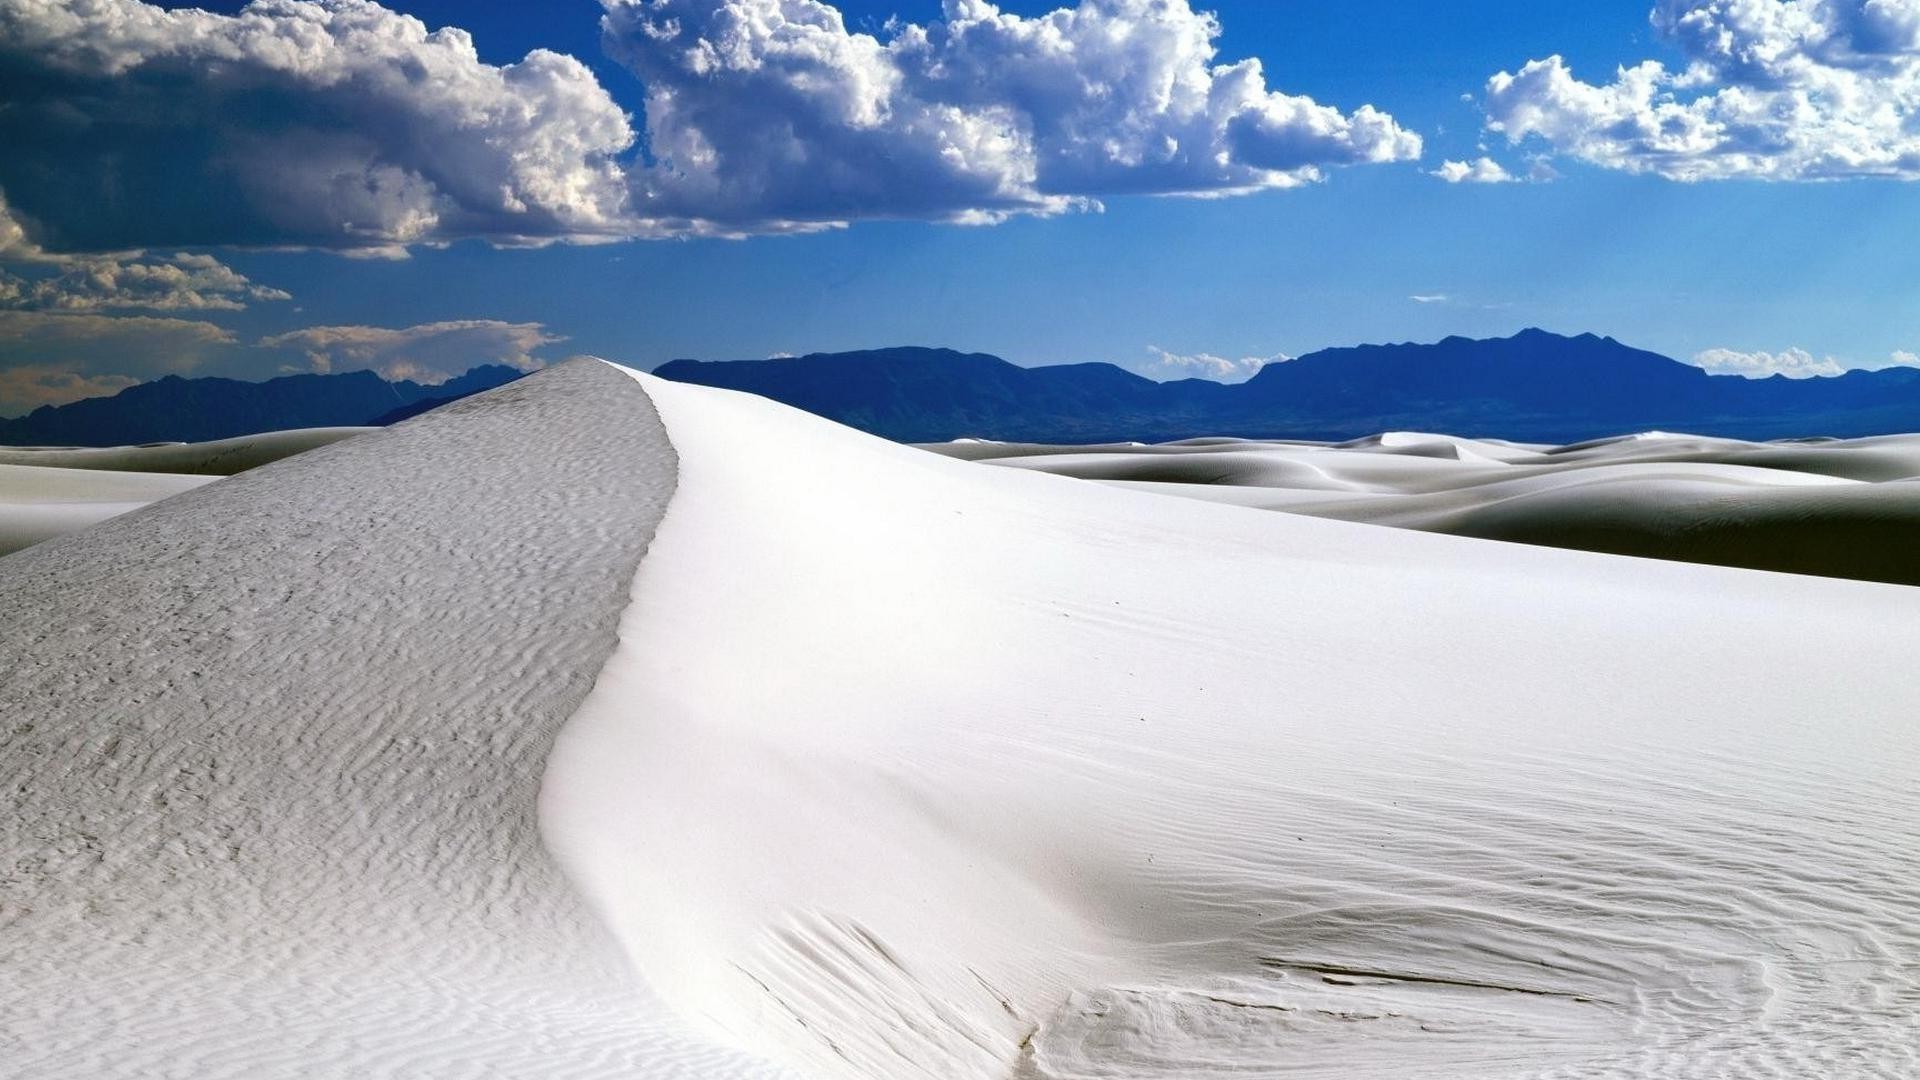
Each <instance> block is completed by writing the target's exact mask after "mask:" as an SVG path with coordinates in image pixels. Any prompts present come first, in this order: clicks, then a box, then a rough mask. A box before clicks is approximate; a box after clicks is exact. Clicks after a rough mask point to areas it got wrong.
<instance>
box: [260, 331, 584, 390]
mask: <svg viewBox="0 0 1920 1080" xmlns="http://www.w3.org/2000/svg"><path fill="white" fill-rule="evenodd" d="M564 340H566V339H565V338H563V337H559V336H557V335H554V334H550V333H548V332H547V329H546V327H544V326H542V325H541V324H539V323H510V322H500V321H498V320H494V319H467V320H461V321H455V322H437V323H425V324H422V325H419V326H409V327H406V328H404V329H398V330H395V329H388V328H386V327H379V326H311V327H308V328H306V329H304V330H295V331H293V332H291V333H287V334H276V335H274V336H272V337H267V338H262V339H261V340H260V343H259V348H261V349H264V350H268V351H270V352H274V353H277V354H280V355H281V356H282V357H284V358H285V362H286V366H285V367H284V368H283V370H308V371H316V372H334V371H357V370H361V369H370V370H373V371H376V372H378V373H379V374H380V375H381V376H382V377H384V378H388V379H412V380H414V381H415V382H422V383H439V382H445V381H446V380H447V379H450V378H452V377H453V376H455V375H459V374H462V373H464V372H466V371H468V370H470V369H472V368H474V367H477V366H479V365H481V364H506V365H507V366H509V367H516V368H520V369H521V370H523V371H530V370H532V369H534V368H536V367H539V366H540V365H541V363H542V361H541V360H540V359H539V358H537V357H536V356H535V355H534V353H535V352H536V351H537V350H539V349H540V348H542V347H544V346H547V345H552V344H554V343H556V342H560V341H564Z"/></svg>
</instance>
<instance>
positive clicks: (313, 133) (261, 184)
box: [0, 0, 634, 252]
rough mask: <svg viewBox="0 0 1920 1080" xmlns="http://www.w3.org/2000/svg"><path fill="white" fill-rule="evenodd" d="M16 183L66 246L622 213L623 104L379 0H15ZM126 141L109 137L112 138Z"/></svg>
mask: <svg viewBox="0 0 1920 1080" xmlns="http://www.w3.org/2000/svg"><path fill="white" fill-rule="evenodd" d="M0 70H4V71H5V83H6V108H4V109H0V145H4V146H6V147H7V148H8V150H7V152H6V153H5V154H0V190H3V191H4V192H5V194H6V197H7V198H8V199H9V201H10V202H11V203H12V204H13V205H14V207H15V209H16V210H17V211H18V212H20V213H21V215H22V220H23V222H24V223H25V224H26V226H27V229H28V234H29V235H30V236H31V237H32V238H33V241H34V242H35V243H37V244H39V245H40V246H42V247H45V248H47V249H50V250H54V251H69V252H77V251H96V252H97V251H113V250H120V249H125V248H134V247H139V248H146V247H173V246H187V245H192V246H208V245H221V244H240V245H308V246H315V247H327V248H342V249H355V248H374V249H378V248H380V247H383V246H391V245H395V244H410V243H420V242H438V241H446V240H453V239H458V238H461V237H468V236H478V237H486V238H490V239H494V240H498V241H502V242H519V241H529V240H537V239H541V238H551V237H556V236H591V235H604V234H612V233H622V232H623V231H625V230H626V229H627V227H628V224H627V218H628V215H627V204H626V200H627V185H626V182H625V177H624V174H623V171H622V169H621V167H620V165H619V164H618V163H617V162H616V161H615V160H614V159H615V157H616V156H617V155H619V154H621V153H622V152H624V151H626V150H627V149H628V148H629V147H630V146H631V145H632V144H633V141H634V133H633V130H632V127H631V125H630V124H629V123H628V119H627V116H626V115H625V113H624V112H623V111H622V110H621V109H620V108H619V106H617V105H616V104H614V102H613V99H612V98H611V97H609V96H608V94H607V93H606V91H605V90H604V89H603V88H602V87H601V86H600V85H599V83H598V82H597V81H596V80H595V79H594V77H593V75H592V73H591V72H590V71H588V69H587V68H586V67H585V66H584V65H583V64H581V63H580V62H579V61H577V60H574V59H572V58H571V57H567V56H562V55H559V54H556V53H552V52H548V51H545V50H536V51H534V52H532V53H529V54H528V55H527V57H526V58H525V59H524V60H522V61H521V62H519V63H517V64H508V65H504V66H495V65H491V64H486V63H482V62H481V61H480V59H479V57H478V55H477V54H476V53H475V51H474V45H473V41H472V39H471V38H470V37H469V36H468V35H467V33H466V32H465V31H463V30H459V29H457V28H446V29H441V30H437V31H434V32H431V33H429V32H428V31H427V28H426V26H425V25H424V24H423V23H421V22H420V21H419V20H417V19H414V18H411V17H408V16H403V15H399V14H396V13H394V12H392V11H389V10H387V9H386V8H383V7H381V6H379V5H378V4H375V3H372V2H370V0H321V2H304V0H256V2H255V3H253V4H251V5H250V6H248V7H247V8H246V9H245V10H244V11H242V12H241V13H239V14H238V15H232V16H228V15H217V14H211V13H209V12H205V11H200V10H184V9H183V10H168V9H164V8H160V7H157V6H154V5H151V4H147V3H142V2H140V0H27V2H25V3H5V4H0ZM109 150H110V152H108V151H109Z"/></svg>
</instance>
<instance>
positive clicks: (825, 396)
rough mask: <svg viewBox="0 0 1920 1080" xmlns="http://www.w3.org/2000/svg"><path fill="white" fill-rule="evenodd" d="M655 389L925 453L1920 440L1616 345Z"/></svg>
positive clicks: (1831, 394) (1879, 409)
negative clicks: (1657, 438) (1680, 434)
mask: <svg viewBox="0 0 1920 1080" xmlns="http://www.w3.org/2000/svg"><path fill="white" fill-rule="evenodd" d="M930 360H940V361H944V362H928V361H930ZM655 374H657V375H660V376H662V377H664V378H669V379H677V380H679V381H683V382H691V383H701V384H705V385H712V386H724V387H728V388H731V389H736V390H746V391H749V392H753V393H759V394H762V395H764V396H767V397H771V398H773V399H775V400H778V401H783V402H786V403H787V404H790V405H794V406H796V407H799V408H802V409H806V410H807V411H809V412H813V413H816V414H818V415H821V416H825V417H827V418H829V419H832V420H837V421H840V422H842V423H845V424H848V425H851V426H853V427H857V428H861V429H862V430H866V431H870V432H873V433H875V434H880V435H884V436H887V437H889V438H894V439H899V440H902V441H908V442H943V441H946V440H949V439H953V438H959V437H978V438H988V439H997V440H1002V441H1035V442H1096V441H1099V442H1104V441H1128V440H1166V439H1178V438H1189V437H1195V436H1207V435H1230V436H1246V437H1256V438H1275V437H1290V438H1313V439H1350V438H1356V437H1360V436H1365V435H1370V434H1374V433H1376V432H1379V431H1385V430H1392V429H1402V430H1424V431H1445V432H1448V433H1450V434H1455V435H1463V436H1492V437H1502V438H1513V439H1525V440H1534V441H1542V442H1555V443H1572V442H1578V441H1581V440H1584V439H1591V438H1598V437H1603V436H1609V435H1616V434H1618V433H1620V432H1623V431H1635V430H1646V429H1653V428H1664V429H1670V430H1686V431H1696V432H1700V433H1703V434H1724V435H1732V436H1741V437H1748V438H1775V437H1780V436H1788V435H1812V434H1846V435H1862V434H1871V433H1882V432H1891V431H1902V430H1920V379H1909V378H1906V377H1903V376H1900V375H1895V374H1887V373H1880V372H1875V373H1856V374H1854V375H1850V376H1846V377H1842V378H1829V379H1802V380H1748V379H1741V378H1737V377H1728V376H1712V375H1709V374H1707V373H1706V372H1705V371H1703V370H1701V369H1700V368H1698V367H1695V366H1693V365H1691V364H1685V363H1682V362H1680V361H1678V360H1675V359H1673V358H1671V357H1667V356H1662V355H1660V354H1658V353H1654V352H1649V351H1646V350H1644V349H1635V348H1633V347H1631V346H1628V345H1623V344H1621V343H1620V342H1618V341H1616V340H1614V339H1613V338H1611V337H1603V336H1600V335H1597V334H1593V333H1581V334H1577V335H1573V336H1568V335H1564V334H1558V333H1554V332H1552V331H1549V330H1545V329H1542V328H1540V327H1537V326H1530V327H1526V328H1524V329H1522V330H1520V331H1518V332H1516V333H1515V334H1513V335H1511V336H1509V337H1505V338H1487V339H1473V338H1467V337H1462V336H1458V335H1455V336H1451V337H1447V338H1445V339H1443V340H1441V341H1439V342H1436V343H1433V344H1417V343H1412V342H1407V343H1401V344H1384V345H1356V346H1348V347H1342V348H1334V349H1322V350H1320V351H1318V352H1313V353H1308V354H1306V355H1305V356H1301V357H1298V358H1296V359H1293V360H1289V361H1287V362H1286V363H1275V364H1268V365H1266V366H1264V367H1262V368H1261V369H1260V370H1259V371H1258V372H1256V373H1255V374H1254V376H1253V377H1252V378H1251V379H1249V380H1247V381H1246V382H1244V383H1241V384H1238V385H1233V386H1228V385H1223V384H1220V383H1215V382H1209V381H1205V380H1201V379H1182V380H1175V381H1172V382H1165V383H1156V382H1153V381H1152V380H1149V379H1146V378H1144V377H1141V376H1139V375H1136V374H1134V373H1131V372H1127V371H1125V370H1124V369H1121V368H1118V367H1116V366H1114V365H1112V364H1099V363H1092V364H1068V365H1058V366H1049V367H1036V368H1022V367H1017V366H1015V365H1013V364H1009V363H1007V362H1006V361H1004V360H1001V359H999V358H998V357H993V356H989V355H986V354H982V353H960V352H956V351H954V350H951V349H930V348H923V347H913V346H908V347H900V348H894V349H873V350H864V351H861V352H858V353H837V354H818V353H816V354H813V355H810V356H805V357H798V358H794V359H790V360H780V361H762V362H757V363H756V362H744V363H713V362H700V361H674V362H673V363H670V364H666V365H663V366H662V367H661V368H659V369H658V370H657V371H656V372H655Z"/></svg>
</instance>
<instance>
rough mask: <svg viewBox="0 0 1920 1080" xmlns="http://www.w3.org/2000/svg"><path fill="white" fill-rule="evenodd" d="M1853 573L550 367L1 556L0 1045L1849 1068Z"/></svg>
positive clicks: (1894, 777)
mask: <svg viewBox="0 0 1920 1080" xmlns="http://www.w3.org/2000/svg"><path fill="white" fill-rule="evenodd" d="M643 391H644V393H643ZM649 398H651V401H652V404H653V406H654V408H657V419H656V414H655V411H654V409H650V408H649V404H648V401H649ZM676 463H677V464H676ZM669 498H670V502H669ZM643 553H644V560H643V559H642V555H643ZM636 564H638V569H637V571H636V570H635V566H636ZM1912 595H1913V594H1912V593H1911V591H1910V590H1908V589H1906V588H1904V587H1898V586H1888V585H1874V584H1864V583H1858V582H1847V581H1837V580H1827V579H1818V578H1806V577H1792V576H1785V575H1772V574H1761V573H1753V572H1749V571H1737V570H1726V569H1719V568H1713V567H1704V566H1692V565H1686V564H1680V563H1654V562H1646V561H1639V560H1627V559H1618V558H1612V557H1607V556H1598V555H1589V554H1584V553H1579V552H1569V551H1558V550H1553V549H1550V548H1528V547H1516V546H1511V545H1498V544H1488V543H1484V542H1482V541H1477V540H1466V539H1459V538H1453V537H1446V536H1435V535H1428V534H1424V533H1419V532H1413V531H1405V530H1395V529H1380V528H1374V527H1371V526H1366V525H1357V524H1350V523H1346V522H1339V521H1327V520H1317V519H1313V518H1309V517H1302V516H1296V515H1290V514H1271V513H1264V512H1258V511H1254V510H1249V509H1246V508H1243V507H1235V506H1219V505H1213V504H1209V503H1206V502H1202V501H1197V500H1182V499H1168V498H1164V497H1160V496H1157V495H1149V494H1143V493H1140V492H1134V491H1127V490H1120V489H1116V488H1113V487H1109V486H1103V485H1097V484H1087V483H1082V482H1076V481H1073V480H1069V479H1064V478H1060V477H1054V476H1047V475H1042V474H1038V473H1035V472H1031V471H1023V470H1015V469H993V468H985V467H982V466H979V465H975V464H971V463H967V462H959V461H951V460H944V459H942V458H939V457H936V456H933V455H929V454H925V453H922V452H920V451H918V450H914V449H911V448H907V447H900V446H894V445H890V444H887V443H883V442H880V441H878V440H875V439H871V438H868V437H866V436H863V435H859V434H857V433H855V432H852V431H849V430H847V429H843V428H837V427H835V426H833V425H830V424H828V423H825V422H823V421H820V420H818V419H815V418H812V417H809V416H806V415H804V414H801V413H798V412H795V411H793V410H789V409H786V408H783V407H780V406H777V405H773V404H771V403H768V402H765V401H762V400H759V399H754V398H749V397H744V396H740V395H736V394H731V393H727V392H723V391H715V390H709V389H703V388H698V387H691V386H681V385H675V384H670V383H664V382H660V381H658V380H653V379H651V378H649V377H645V376H631V377H630V376H629V375H628V374H627V373H623V372H621V371H620V370H618V369H615V368H612V367H606V366H595V365H592V364H571V365H565V366H562V367H561V368H558V369H555V370H552V371H549V372H546V373H543V374H538V375H535V376H532V377H530V378H528V379H526V380H523V381H522V382H518V383H515V384H513V385H512V386H510V387H507V388H504V389H502V390H499V391H495V392H493V393H491V394H488V395H485V396H482V397H479V398H475V399H472V400H471V401H468V402H464V403H461V404H459V405H456V406H453V407H450V408H448V409H444V410H440V411H438V412H435V413H433V414H430V415H429V416H427V417H424V418H421V419H420V420H417V421H413V422H410V423H407V424H403V425H400V426H398V427H396V428H393V429H389V430H387V431H385V432H381V433H376V434H372V435H367V436H364V437H360V438H355V439H350V440H347V441H345V442H342V443H340V444H338V445H335V446H331V447H327V448H325V449H321V450H316V451H314V452H312V453H308V454H303V455H301V456H299V457H295V458H291V459H288V460H286V461H283V462H280V463H277V464H274V465H270V466H267V467H265V468H261V469H258V470H255V471H253V472H249V473H245V474H243V475H241V476H238V477H234V478H232V479H227V480H221V481H219V482H217V483H214V484H210V485H208V486H206V487H204V488H202V489H200V490H197V491H192V492H188V493H186V494H183V495H179V496H177V497H174V498H171V499H168V500H166V501H164V502H161V503H158V504H155V505H153V506H151V507H148V508H147V509H145V510H142V511H138V512H136V513H133V514H129V515H127V516H124V517H121V518H117V519H115V520H112V521H109V522H106V523H104V524H102V525H99V526H97V527H95V528H93V529H90V530H87V531H85V532H82V533H79V534H75V535H72V536H67V537H63V538H60V539H57V540H53V541H50V542H48V543H46V544H42V545H40V546H38V547H36V548H33V549H30V550H28V551H25V552H21V553H19V554H16V555H12V556H8V557H6V558H4V559H0V663H4V664H5V665H6V670H5V671H4V672H3V673H0V674H3V675H4V678H0V717H4V718H5V723H6V725H7V727H6V732H7V734H6V737H5V741H4V742H0V791H4V792H6V798H7V799H8V805H7V811H8V812H7V814H6V815H5V816H4V817H0V853H4V857H5V859H6V865H7V866H8V867H9V870H8V872H7V873H6V874H5V875H0V1061H4V1062H5V1064H6V1068H5V1070H4V1071H5V1072H6V1074H7V1075H8V1076H10V1077H11V1076H21V1077H29V1078H35V1080H38V1078H42V1077H61V1078H66V1077H76V1078H77V1077H88V1078H94V1077H107V1078H117V1077H143V1078H144V1077H182V1078H189V1077H190V1078H196V1080H198V1078H204V1077H294V1076H299V1077H342V1078H344V1077H368V1076H372V1077H381V1076H392V1077H409V1078H411V1077H516V1078H517V1077H545V1076H576V1075H578V1076H623V1077H641V1078H654V1077H676V1076H678V1077H702V1078H722V1080H724V1078H735V1077H753V1078H759V1077H768V1076H773V1075H776V1073H775V1072H774V1070H775V1069H776V1068H785V1069H788V1070H790V1071H789V1072H787V1073H784V1074H778V1075H788V1076H810V1077H823V1078H826V1077H834V1078H854V1077H859V1078H886V1080H895V1078H911V1077H928V1078H940V1080H964V1078H969V1077H981V1078H988V1077H991V1078H1006V1080H1066V1078H1088V1080H1091V1078H1148V1077H1152V1078H1160V1080H1171V1078H1193V1077H1199V1078H1204V1077H1210V1076H1218V1077H1227V1076H1232V1077H1235V1078H1242V1080H1243V1078H1247V1077H1279V1076H1287V1077H1297V1076H1318V1077H1340V1078H1355V1077H1358V1078H1368V1077H1381V1078H1384V1077H1395V1078H1402V1077H1414V1078H1421V1077H1427V1078H1432V1077H1449V1078H1461V1080H1467V1078H1472V1080H1483V1078H1506V1077H1554V1078H1580V1077H1656V1076H1657V1077H1662V1078H1688V1077H1701V1078H1705V1077H1737V1076H1754V1077H1768V1076H1780V1077H1809V1076H1819V1077H1839V1078H1846V1077H1910V1076H1913V1075H1915V1074H1916V1072H1920V1048H1917V1047H1916V1042H1915V1039H1914V1037H1913V1035H1914V1020H1913V1018H1914V1016H1915V1015H1916V1013H1920V881H1916V880H1915V878H1914V875H1913V874H1912V873H1911V870H1912V867H1913V866H1914V865H1915V864H1916V860H1920V790H1917V789H1916V788H1915V785H1914V783H1913V778H1914V777H1915V776H1916V775H1920V733H1917V732H1916V727H1915V723H1916V722H1915V719H1914V718H1915V717H1916V716H1920V681H1917V680H1915V679H1913V678H1912V677H1911V675H1910V671H1911V658H1912V657H1913V656H1914V655H1915V652H1916V649H1920V607H1916V605H1915V604H1914V603H1913V601H1912ZM629 597H630V598H631V601H632V602H631V604H628V600H629ZM623 606H624V610H623ZM616 633H617V639H616ZM589 684H591V688H590V686H589ZM759 1062H764V1064H763V1063H759Z"/></svg>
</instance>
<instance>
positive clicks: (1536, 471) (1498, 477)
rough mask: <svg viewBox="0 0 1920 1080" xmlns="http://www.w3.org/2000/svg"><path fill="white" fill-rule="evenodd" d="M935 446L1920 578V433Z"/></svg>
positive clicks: (1801, 569) (1655, 548)
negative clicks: (1753, 438) (1560, 442)
mask: <svg viewBox="0 0 1920 1080" xmlns="http://www.w3.org/2000/svg"><path fill="white" fill-rule="evenodd" d="M927 449H931V450H934V451H936V452H938V453H941V454H945V455H947V456H949V457H959V458H964V459H967V460H973V461H991V462H992V463H994V464H996V465H1007V466H1012V467H1016V468H1025V469H1036V470H1039V471H1043V472H1051V473H1057V474H1060V475H1063V476H1075V477H1081V478H1083V479H1089V480H1102V481H1106V482H1108V483H1112V484H1116V485H1120V486H1125V487H1134V488H1139V489H1142V490H1147V491H1153V492H1157V493H1160V494H1167V495H1184V496H1188V497H1190V498H1197V499H1206V500H1209V501H1212V502H1223V503H1231V504H1235V505H1239V506H1254V507H1260V508H1263V509H1269V510H1285V511H1288V512H1291V513H1296V514H1308V515H1312V516H1315V517H1327V518H1338V519H1341V520H1345V521H1365V522H1371V523H1373V524H1378V525H1394V526H1399V527H1401V528H1409V529H1421V530H1424V531H1427V532H1441V533H1449V534H1452V535H1455V536H1474V537H1480V538H1483V539H1489V540H1512V541H1519V542H1523V543H1530V544H1545V545H1549V546H1553V547H1570V548H1578V549H1581V550H1585V551H1604V552H1611V553H1613V554H1618V555H1638V556H1645V557H1649V558H1660V559H1680V560H1684V561H1688V562H1701V563H1712V564H1716V565H1721V566H1745V567H1751V568H1755V569H1762V570H1779V571H1787V572H1792V573H1801V574H1820V575H1825V576H1830V577H1850V578H1859V579H1863V580H1868V581H1890V582H1900V583H1904V584H1908V585H1920V436H1916V435H1899V436H1884V437H1879V438H1871V439H1849V440H1844V441H1843V440H1821V441H1809V442H1784V443H1749V442H1741V441H1739V440H1736V439H1711V438H1702V437H1698V436H1687V435H1669V434H1665V433H1660V432H1653V433H1648V434H1644V435H1632V436H1626V437H1623V438H1618V439H1606V440H1601V441H1598V442H1592V443H1581V444H1578V445H1574V446H1565V447H1556V446H1532V445H1522V444H1516V443H1506V442H1498V441H1492V440H1475V439H1460V438H1454V437H1452V436H1444V435H1422V434H1416V433H1407V432H1394V433H1390V434H1387V435H1378V436H1374V437H1372V438H1368V439H1360V440H1356V441H1354V442H1350V443H1337V444H1334V443H1297V442H1248V441H1241V440H1228V439H1210V440H1196V441H1193V442H1186V443H1170V444H1166V445H1160V446H1141V445H1129V446H1089V447H1060V446H1031V445H1020V444H1010V443H991V442H978V441H968V442H960V443H949V444H940V445H935V446H929V447H927Z"/></svg>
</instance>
